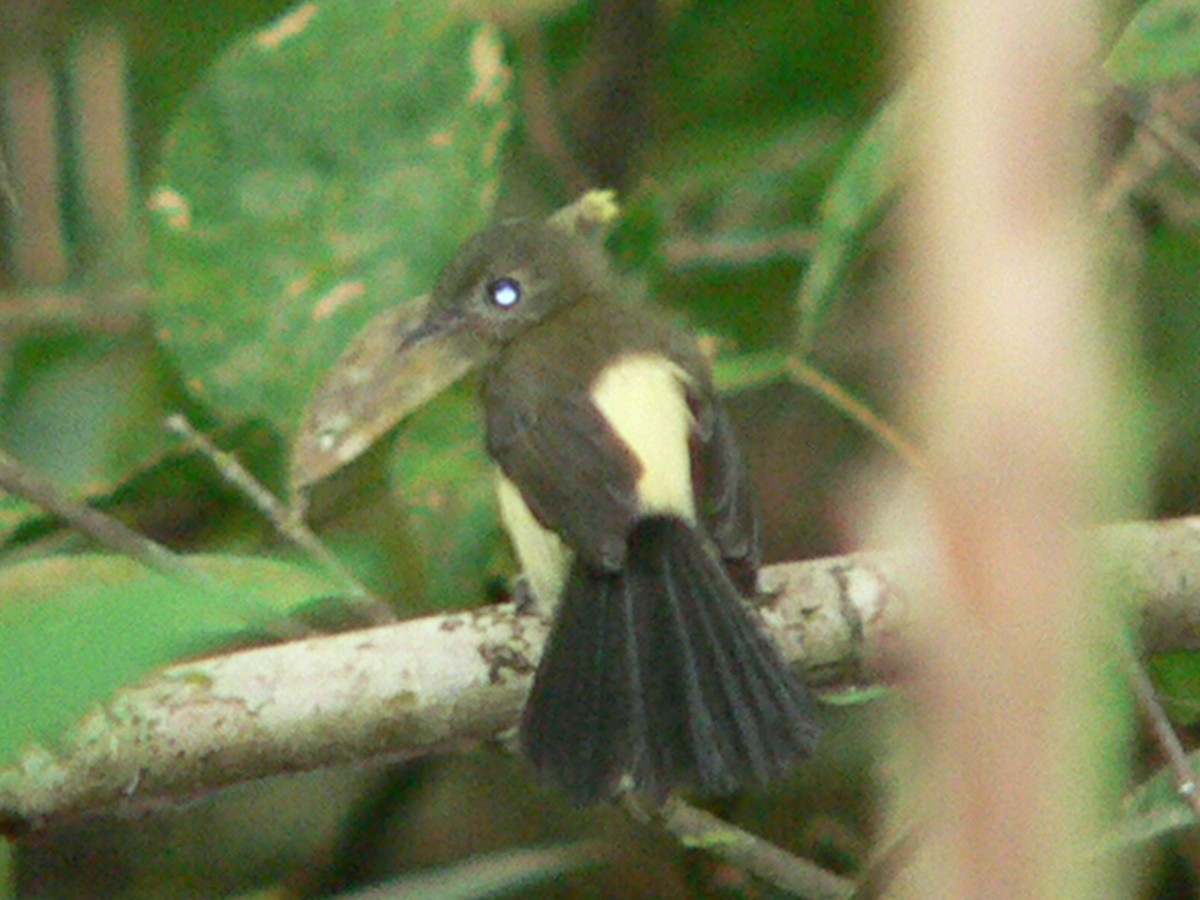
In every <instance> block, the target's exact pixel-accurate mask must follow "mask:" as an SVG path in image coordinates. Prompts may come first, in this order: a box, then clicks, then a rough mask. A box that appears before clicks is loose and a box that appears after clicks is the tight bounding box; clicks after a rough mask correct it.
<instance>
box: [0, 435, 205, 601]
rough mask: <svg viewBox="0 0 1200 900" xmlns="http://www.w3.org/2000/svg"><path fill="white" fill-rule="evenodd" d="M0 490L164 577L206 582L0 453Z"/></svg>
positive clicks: (185, 563) (172, 556)
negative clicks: (28, 503)
mask: <svg viewBox="0 0 1200 900" xmlns="http://www.w3.org/2000/svg"><path fill="white" fill-rule="evenodd" d="M0 488H2V489H4V490H6V491H8V492H9V493H11V494H14V495H16V496H18V497H21V498H22V499H24V500H28V501H29V502H30V503H33V504H34V505H36V506H38V507H40V508H42V509H44V510H45V511H46V512H48V513H50V514H52V515H55V516H58V517H59V518H60V519H62V520H63V521H64V522H66V523H67V524H68V525H70V526H71V527H72V528H74V529H75V530H76V531H80V532H82V533H84V534H86V535H88V536H89V537H91V538H93V539H94V540H96V541H97V542H98V543H100V544H102V545H104V546H105V547H108V548H110V549H112V550H116V551H117V552H118V553H123V554H124V555H126V556H128V557H130V558H131V559H135V560H137V561H138V562H140V563H142V564H143V565H145V566H147V567H149V568H151V569H154V571H156V572H161V573H162V574H163V575H167V576H170V577H172V578H178V579H182V580H185V581H192V582H199V583H207V582H208V576H207V575H206V574H205V573H204V572H201V571H200V570H199V569H197V568H196V567H194V566H193V565H191V564H190V563H189V562H188V561H187V560H186V559H184V558H183V557H182V556H179V555H178V554H176V553H173V552H171V551H170V550H168V549H167V548H166V547H164V546H163V545H162V544H159V543H156V542H155V541H152V540H150V538H148V537H146V536H145V535H142V534H139V533H138V532H136V531H134V530H133V529H132V528H130V527H128V526H127V525H125V523H123V522H121V521H119V520H117V519H115V518H113V517H112V516H110V515H108V514H107V513H103V512H100V510H98V509H93V508H92V507H90V506H87V505H86V504H84V503H80V502H78V501H77V500H73V499H72V498H70V497H68V496H67V495H66V494H64V493H63V492H62V491H60V490H59V489H58V488H57V487H55V486H54V485H53V484H52V483H51V482H50V481H49V480H47V479H45V478H43V477H42V476H41V475H38V474H37V473H36V472H33V471H31V470H30V469H28V468H26V467H25V466H23V465H22V464H21V463H20V462H18V461H17V460H16V459H13V457H11V456H9V455H8V454H7V453H5V452H4V451H2V450H0Z"/></svg>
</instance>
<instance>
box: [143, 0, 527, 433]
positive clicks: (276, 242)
mask: <svg viewBox="0 0 1200 900" xmlns="http://www.w3.org/2000/svg"><path fill="white" fill-rule="evenodd" d="M509 80H510V79H509V72H508V69H507V68H506V66H505V64H504V62H503V59H502V47H501V44H500V41H499V38H498V36H497V34H496V32H495V31H494V30H493V29H492V28H491V27H490V26H487V25H484V24H480V23H472V22H467V21H464V20H462V19H461V18H460V17H459V16H457V15H456V14H455V13H453V12H452V11H451V10H450V8H449V7H448V6H447V5H445V4H427V3H408V2H403V0H371V2H362V0H330V2H328V3H322V4H311V3H309V4H304V5H302V6H300V7H297V8H296V10H295V11H293V12H292V13H290V14H288V15H287V16H284V17H283V18H281V19H279V20H278V21H276V22H274V23H272V24H271V25H269V26H268V27H266V28H264V29H262V30H261V31H259V32H257V33H255V34H253V35H250V36H248V37H247V38H246V39H244V40H243V41H241V42H239V43H238V44H236V45H235V46H234V47H233V48H231V49H230V50H229V51H228V52H227V53H225V54H224V55H223V56H222V57H221V58H220V60H219V61H218V62H217V64H216V65H215V66H214V68H213V69H212V70H211V71H210V72H209V74H208V76H207V77H206V78H205V79H204V80H203V82H202V83H201V84H200V85H199V86H198V88H197V89H196V90H195V92H194V93H193V94H192V95H191V96H190V98H189V99H188V101H187V103H186V104H185V105H184V108H183V111H182V113H181V115H180V117H179V119H178V121H177V122H176V123H175V124H174V126H173V127H172V128H171V131H170V134H169V137H168V140H167V142H166V147H165V150H164V154H163V159H162V166H161V170H160V172H159V175H158V179H157V184H156V187H155V189H154V191H153V193H152V195H151V200H150V207H151V210H152V212H153V216H152V223H153V228H152V234H153V237H154V246H153V253H152V257H151V259H152V264H153V268H154V271H153V274H154V281H155V292H154V298H153V303H152V312H153V315H154V317H155V320H156V323H157V325H158V334H159V337H160V338H161V340H162V341H163V342H164V344H165V345H166V346H167V348H168V349H169V350H170V352H172V353H173V354H174V355H175V356H176V358H177V359H178V362H179V365H180V367H181V369H182V370H183V373H184V375H185V377H186V380H187V383H188V385H189V387H190V388H191V389H192V390H194V391H195V392H196V393H197V394H198V395H200V396H202V397H204V398H205V399H207V400H208V401H209V402H211V403H213V404H214V405H215V406H216V407H218V409H219V410H221V411H222V412H224V413H227V414H234V415H242V416H263V417H265V418H267V419H268V420H269V421H271V422H272V423H273V424H274V425H276V426H277V427H279V428H280V429H282V430H283V431H284V432H285V433H286V432H290V431H291V430H293V429H294V427H295V426H296V423H297V421H298V419H299V415H300V412H301V409H302V408H303V406H304V403H305V401H306V399H307V397H308V395H309V393H310V391H311V390H312V387H313V385H314V384H315V383H316V381H317V380H318V378H319V377H320V375H321V373H322V372H323V371H324V370H325V368H326V367H327V366H329V364H330V363H332V362H333V360H334V359H335V358H336V357H337V355H338V353H339V352H340V351H341V350H342V348H343V347H344V346H345V345H346V343H347V342H348V341H349V340H350V338H351V336H352V335H354V334H355V333H356V332H357V331H358V330H359V329H360V328H361V327H362V325H363V324H364V322H366V321H367V319H368V318H369V317H370V316H371V315H372V314H374V313H377V312H378V311H379V310H381V309H383V308H384V307H386V306H387V305H388V304H390V303H393V302H395V301H397V300H401V299H404V298H407V297H410V296H414V295H417V294H420V293H423V292H424V291H425V290H426V289H428V287H429V285H430V284H431V282H432V281H433V279H434V277H435V276H436V274H437V272H438V270H439V268H440V267H441V266H442V265H443V264H444V262H445V260H446V259H447V257H448V256H449V254H450V253H451V252H452V250H453V248H454V247H455V246H456V245H457V243H458V242H459V241H460V240H461V239H462V238H463V237H465V236H466V235H467V234H468V233H469V232H471V231H474V230H476V229H477V228H479V227H480V226H481V225H482V224H483V223H484V222H485V221H486V219H487V217H488V215H489V213H490V209H491V205H492V199H493V196H494V194H495V187H496V186H495V182H496V172H497V166H498V162H499V157H500V147H501V142H502V140H503V138H504V135H505V133H506V131H507V127H508V122H509V117H510V109H509V104H508V102H507V99H506V98H507V90H508V84H509Z"/></svg>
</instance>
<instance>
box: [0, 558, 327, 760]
mask: <svg viewBox="0 0 1200 900" xmlns="http://www.w3.org/2000/svg"><path fill="white" fill-rule="evenodd" d="M191 559H192V562H193V564H194V565H195V566H196V567H197V568H198V569H200V570H201V571H203V572H204V573H205V575H206V576H209V577H211V578H212V580H213V587H212V588H211V589H206V588H204V587H202V586H199V584H198V583H191V582H181V581H176V580H173V579H170V578H167V577H165V576H163V575H159V574H158V573H156V572H152V571H150V570H149V569H146V568H145V567H144V566H141V565H139V564H138V563H135V562H133V561H131V560H128V559H125V558H124V557H115V556H101V555H82V556H69V557H55V558H50V559H41V560H36V561H34V562H28V563H23V564H21V565H16V566H12V567H10V568H7V569H4V570H2V571H0V672H3V673H4V677H3V678H0V765H3V764H5V763H6V762H8V761H9V760H11V758H12V756H13V754H14V753H15V752H16V751H17V750H18V749H20V747H22V746H23V745H25V744H27V743H28V742H30V741H32V740H47V739H52V738H53V737H54V736H55V735H57V734H59V733H61V732H62V730H63V729H65V728H66V727H67V726H68V725H70V724H71V723H72V722H73V721H75V720H76V719H77V718H78V717H79V716H80V715H81V714H82V713H83V712H84V711H85V710H86V709H87V708H88V707H89V706H91V705H92V704H93V703H96V702H98V701H100V700H103V699H104V698H106V697H107V696H109V695H110V694H111V693H112V692H113V691H114V690H116V689H117V688H118V687H120V686H121V685H124V684H128V683H129V682H131V681H135V680H137V679H138V678H140V677H141V676H143V675H144V674H145V673H146V672H148V671H149V670H150V669H153V668H155V667H156V666H160V665H163V664H164V663H167V662H170V661H172V660H174V659H178V658H179V657H180V656H183V655H186V654H190V653H196V652H199V651H201V650H208V649H212V648H213V647H216V646H218V645H219V644H221V643H223V642H225V641H228V640H230V639H232V638H234V637H237V636H238V635H240V634H242V633H245V632H246V631H247V630H253V629H255V628H257V627H259V626H261V625H263V624H266V622H267V621H269V620H270V619H272V618H283V617H284V616H285V615H286V614H287V613H288V612H289V611H290V610H293V609H295V608H297V607H299V606H300V605H302V604H303V603H305V602H308V601H311V600H313V599H314V598H319V597H322V596H325V595H328V594H330V593H332V588H331V587H330V585H329V584H328V583H326V582H324V581H322V580H321V579H320V578H318V577H317V576H316V575H314V574H312V573H311V572H310V571H309V570H307V569H304V568H301V567H299V566H295V565H290V564H287V563H282V562H277V561H272V560H265V559H249V558H241V557H229V556H211V557H192V558H191Z"/></svg>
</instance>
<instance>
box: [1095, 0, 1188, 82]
mask: <svg viewBox="0 0 1200 900" xmlns="http://www.w3.org/2000/svg"><path fill="white" fill-rule="evenodd" d="M1104 69H1105V71H1106V72H1107V73H1108V75H1109V77H1110V78H1112V79H1113V80H1114V81H1116V82H1118V83H1119V84H1124V85H1139V86H1146V85H1151V84H1155V83H1157V82H1162V81H1172V80H1176V79H1184V78H1192V77H1194V76H1195V75H1196V74H1197V73H1198V72H1200V6H1197V4H1196V3H1195V0H1151V2H1149V3H1147V4H1146V5H1145V6H1143V7H1142V8H1141V9H1139V10H1138V11H1137V13H1136V14H1135V15H1134V17H1133V18H1132V19H1131V20H1130V22H1129V24H1128V25H1127V26H1126V27H1125V30H1124V31H1123V32H1122V33H1121V36H1120V37H1119V38H1118V39H1117V42H1116V44H1114V45H1113V48H1112V50H1111V51H1110V52H1109V54H1108V59H1106V60H1105V61H1104Z"/></svg>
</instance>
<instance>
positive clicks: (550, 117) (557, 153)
mask: <svg viewBox="0 0 1200 900" xmlns="http://www.w3.org/2000/svg"><path fill="white" fill-rule="evenodd" d="M516 42H517V47H518V50H519V52H520V56H521V109H522V111H523V112H524V113H525V128H526V129H527V130H528V132H529V137H530V140H532V141H533V144H534V146H535V147H537V148H538V150H539V151H541V153H542V156H544V157H545V158H546V160H547V161H548V162H549V163H550V165H551V166H553V168H554V170H555V171H556V172H557V173H558V177H559V178H561V179H562V180H563V183H564V184H566V186H567V188H568V189H569V191H570V192H571V193H573V194H577V193H579V192H580V191H583V190H585V189H587V188H589V187H592V179H591V178H589V177H588V174H587V172H585V171H584V170H583V167H582V166H581V165H580V164H579V162H578V161H577V160H576V159H575V157H574V156H573V155H572V154H571V151H570V150H569V149H568V148H567V142H566V140H565V138H564V137H563V133H562V129H561V128H559V119H558V113H557V112H556V110H555V107H554V88H553V85H552V84H551V83H550V72H549V70H548V69H547V68H546V51H545V48H543V46H542V38H541V34H540V32H539V31H538V29H537V26H536V25H532V24H531V25H528V26H527V27H525V28H523V29H520V30H518V31H517V33H516Z"/></svg>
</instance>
